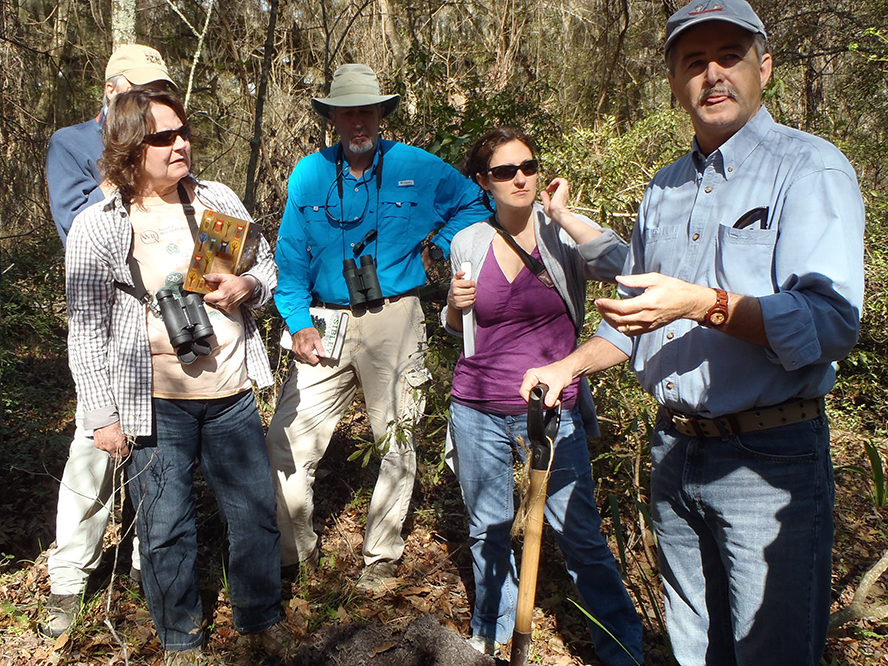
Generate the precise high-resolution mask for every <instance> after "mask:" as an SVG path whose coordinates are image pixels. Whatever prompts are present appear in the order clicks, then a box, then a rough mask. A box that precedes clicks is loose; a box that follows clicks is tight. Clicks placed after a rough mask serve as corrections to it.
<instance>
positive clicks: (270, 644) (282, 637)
mask: <svg viewBox="0 0 888 666" xmlns="http://www.w3.org/2000/svg"><path fill="white" fill-rule="evenodd" d="M251 640H252V642H253V645H257V646H258V647H259V648H260V649H261V650H262V651H263V652H264V653H265V654H267V655H268V656H270V657H278V658H280V659H289V658H290V657H291V656H292V655H293V653H294V652H295V650H296V636H294V635H293V632H292V631H290V628H289V627H288V626H287V625H286V624H285V623H284V621H283V620H281V621H280V622H278V623H277V624H273V625H271V626H270V627H269V628H268V629H263V630H262V631H260V632H258V633H255V634H251Z"/></svg>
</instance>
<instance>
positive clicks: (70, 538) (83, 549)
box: [40, 44, 176, 637]
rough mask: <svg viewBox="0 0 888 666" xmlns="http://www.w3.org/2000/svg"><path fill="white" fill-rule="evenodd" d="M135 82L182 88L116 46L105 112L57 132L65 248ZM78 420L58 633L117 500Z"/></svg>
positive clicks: (46, 627) (98, 552)
mask: <svg viewBox="0 0 888 666" xmlns="http://www.w3.org/2000/svg"><path fill="white" fill-rule="evenodd" d="M133 86H151V87H170V88H173V89H175V88H176V84H175V83H173V80H172V79H171V78H170V75H169V72H168V71H167V67H166V65H165V64H164V62H163V59H162V58H161V57H160V54H159V53H158V52H157V51H156V50H154V49H152V48H151V47H149V46H141V45H139V44H127V45H125V46H121V47H119V48H118V49H117V50H115V51H114V53H113V54H112V56H111V59H110V60H109V61H108V66H107V68H106V69H105V94H104V105H103V107H102V110H101V111H100V112H99V114H98V115H97V116H96V117H95V118H93V119H91V120H87V121H86V122H84V123H80V124H79V125H72V126H71V127H64V128H62V129H60V130H58V131H57V132H56V133H55V134H53V135H52V139H50V141H49V151H48V152H47V155H46V184H47V187H48V189H49V206H50V210H51V211H52V217H53V220H54V221H55V224H56V227H57V229H58V232H59V236H60V237H61V239H62V244H63V245H64V244H65V241H66V239H67V237H68V231H69V230H70V228H71V223H72V222H73V221H74V217H75V216H76V215H77V214H78V213H79V212H80V211H82V210H83V209H85V208H87V207H88V206H90V205H92V204H94V203H96V202H99V201H102V200H103V199H104V198H105V195H106V192H105V191H104V190H103V188H102V185H101V183H102V177H101V175H100V173H99V167H98V161H99V158H100V157H101V156H102V150H103V146H102V125H103V123H104V121H105V115H106V114H107V112H108V105H109V104H110V103H111V100H112V99H113V98H114V96H115V95H117V94H118V93H121V92H124V91H126V90H129V89H130V88H132V87H133ZM76 425H77V427H76V430H75V432H74V440H73V441H72V442H71V447H70V449H69V452H68V461H67V462H66V463H65V471H64V473H63V475H62V482H61V486H60V488H59V502H58V511H57V513H56V547H55V548H54V549H53V550H52V552H51V553H50V555H49V563H48V566H49V577H50V580H51V582H52V588H51V594H50V597H49V602H48V604H47V606H46V608H47V617H46V619H45V621H44V622H43V623H42V624H41V625H40V629H41V631H42V632H43V633H45V634H47V635H49V636H52V637H57V636H60V635H61V634H62V633H64V632H65V631H66V630H67V629H68V627H69V626H70V625H71V622H72V620H73V618H74V616H75V615H76V613H77V611H78V610H79V609H80V602H81V596H82V594H83V590H84V588H85V587H86V580H87V578H88V577H89V574H90V573H91V572H92V571H94V570H95V568H96V567H97V566H98V564H99V561H100V559H101V556H102V537H103V536H104V534H105V526H106V525H107V523H108V516H109V512H110V509H111V508H112V505H113V496H112V492H111V491H112V487H113V486H112V474H113V462H112V460H111V459H110V458H109V457H108V454H107V453H105V452H104V451H100V450H99V449H97V448H96V447H95V446H94V445H93V440H92V432H91V431H88V430H85V429H84V428H83V424H82V414H81V411H80V408H79V406H78V410H77V416H76ZM138 553H139V551H138V546H137V545H134V548H133V568H132V570H131V574H132V575H133V576H134V577H138V573H139V555H138Z"/></svg>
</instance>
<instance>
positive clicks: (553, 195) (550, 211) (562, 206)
mask: <svg viewBox="0 0 888 666" xmlns="http://www.w3.org/2000/svg"><path fill="white" fill-rule="evenodd" d="M569 198H570V186H569V185H568V184H567V180H566V179H565V178H556V179H555V180H553V181H552V182H551V183H549V185H548V186H547V187H546V189H545V190H542V191H541V192H540V199H542V200H543V210H544V211H545V213H546V217H548V218H549V219H551V220H554V221H555V223H556V224H559V225H560V224H561V214H562V213H569V212H570V211H568V209H567V202H568V200H569Z"/></svg>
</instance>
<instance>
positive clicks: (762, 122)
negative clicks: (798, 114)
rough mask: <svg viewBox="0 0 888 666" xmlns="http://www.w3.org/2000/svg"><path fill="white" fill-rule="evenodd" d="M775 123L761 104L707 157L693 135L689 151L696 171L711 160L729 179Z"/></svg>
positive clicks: (700, 169)
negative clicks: (743, 123)
mask: <svg viewBox="0 0 888 666" xmlns="http://www.w3.org/2000/svg"><path fill="white" fill-rule="evenodd" d="M775 124H776V123H775V122H774V119H773V118H772V117H771V114H770V113H768V110H767V109H766V108H765V107H764V106H761V107H760V108H759V110H758V113H756V114H755V115H754V116H753V117H752V118H751V119H750V120H749V122H747V123H746V124H745V125H744V126H743V127H741V128H740V129H739V130H738V131H737V132H736V133H735V134H734V136H732V137H731V138H730V139H728V140H727V141H725V142H724V143H723V144H722V145H721V146H719V147H718V148H717V149H716V150H715V151H714V152H713V153H712V154H711V155H709V156H708V157H707V156H706V155H704V154H703V153H702V152H701V151H700V145H699V144H698V143H697V137H694V143H693V150H692V153H691V155H692V157H693V160H694V165H695V166H696V167H697V170H698V171H702V169H703V168H704V166H705V164H706V163H707V162H712V163H713V164H715V165H716V167H718V166H720V167H721V169H720V171H721V172H722V175H723V176H724V177H725V180H730V179H731V176H733V175H734V174H735V173H736V172H737V168H738V167H739V166H740V165H741V164H743V163H744V162H745V161H746V158H747V157H749V156H750V155H751V154H752V151H753V150H755V149H756V148H757V147H758V145H759V144H760V143H761V142H762V140H763V139H764V138H765V136H766V135H767V134H768V132H770V131H771V128H772V127H773V126H774V125H775ZM719 163H720V164H719Z"/></svg>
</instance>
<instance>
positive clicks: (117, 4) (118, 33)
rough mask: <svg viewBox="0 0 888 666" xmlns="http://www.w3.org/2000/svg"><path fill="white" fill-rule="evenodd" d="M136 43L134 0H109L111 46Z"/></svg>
mask: <svg viewBox="0 0 888 666" xmlns="http://www.w3.org/2000/svg"><path fill="white" fill-rule="evenodd" d="M135 43H136V0H111V48H112V50H113V49H116V48H117V47H118V46H120V45H121V44H135Z"/></svg>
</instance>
